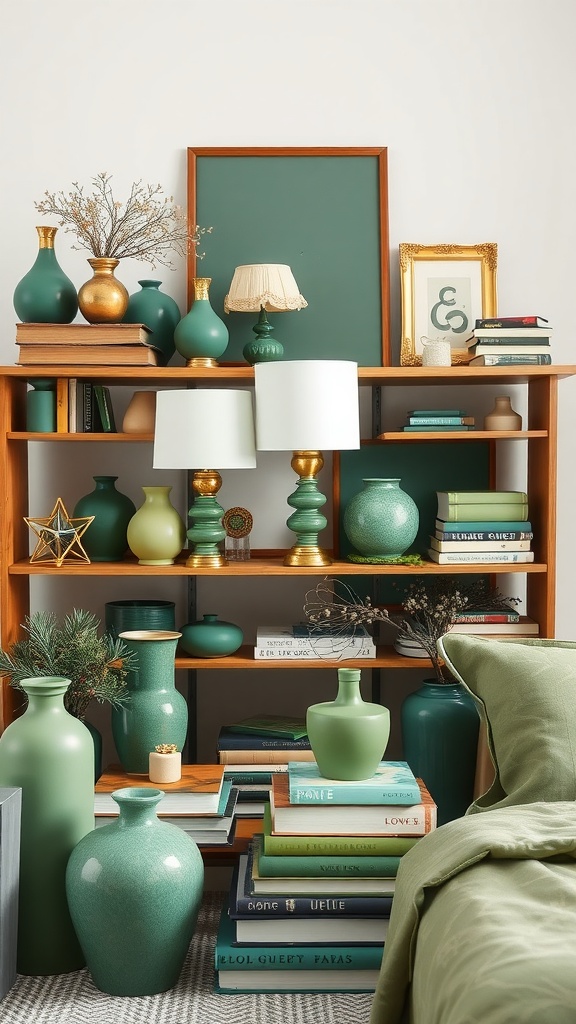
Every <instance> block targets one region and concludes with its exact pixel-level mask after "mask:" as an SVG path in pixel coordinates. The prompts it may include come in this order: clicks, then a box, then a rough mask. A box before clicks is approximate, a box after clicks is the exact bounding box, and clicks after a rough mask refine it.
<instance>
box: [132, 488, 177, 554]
mask: <svg viewBox="0 0 576 1024" xmlns="http://www.w3.org/2000/svg"><path fill="white" fill-rule="evenodd" d="M142 490H143V491H144V504H143V505H141V506H140V508H139V509H138V510H137V512H136V514H135V515H133V516H132V519H131V520H130V522H129V523H128V532H127V536H128V545H129V547H130V550H131V551H132V553H133V554H135V555H136V558H137V559H138V561H139V563H140V565H172V564H173V563H174V559H175V558H176V556H177V555H179V554H180V552H181V551H182V548H183V547H184V544H185V542H186V527H185V526H184V523H183V521H182V519H181V518H180V516H179V515H178V512H177V511H176V509H175V508H174V506H173V505H172V503H171V501H170V491H171V490H172V488H171V487H166V486H156V487H143V488H142Z"/></svg>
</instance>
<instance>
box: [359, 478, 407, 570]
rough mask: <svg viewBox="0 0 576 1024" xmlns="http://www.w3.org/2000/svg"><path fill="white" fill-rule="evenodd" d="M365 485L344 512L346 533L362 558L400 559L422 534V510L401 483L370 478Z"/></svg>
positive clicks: (365, 481)
mask: <svg viewBox="0 0 576 1024" xmlns="http://www.w3.org/2000/svg"><path fill="white" fill-rule="evenodd" d="M363 483H364V488H363V490H361V491H360V492H359V493H358V494H355V495H354V497H353V498H351V500H350V501H349V502H348V504H347V506H346V508H345V510H344V518H343V526H344V532H345V534H346V536H347V538H348V540H349V541H350V543H351V544H352V546H353V547H354V548H355V549H356V551H358V552H359V554H361V555H365V556H366V557H370V556H371V555H372V556H377V557H382V556H386V557H390V558H395V557H399V556H400V555H402V554H403V553H404V552H405V551H406V550H407V549H408V548H409V547H410V545H411V544H412V543H413V541H414V540H415V538H416V534H417V533H418V525H419V521H420V516H419V512H418V506H417V505H416V502H415V501H413V499H412V498H411V497H410V495H409V494H406V491H403V490H402V488H401V487H400V480H399V479H392V478H390V479H385V478H366V479H365V480H364V481H363Z"/></svg>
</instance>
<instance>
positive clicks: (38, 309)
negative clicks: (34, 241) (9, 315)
mask: <svg viewBox="0 0 576 1024" xmlns="http://www.w3.org/2000/svg"><path fill="white" fill-rule="evenodd" d="M57 230H58V228H49V227H37V228H36V231H37V232H38V244H39V248H38V255H37V256H36V260H35V262H34V264H33V266H32V267H31V268H30V270H29V271H28V273H27V274H25V275H24V277H23V278H22V280H21V281H19V282H18V284H17V285H16V288H15V290H14V299H13V302H14V309H15V310H16V315H17V316H18V317H19V319H20V320H22V322H23V323H36V324H69V323H71V322H72V320H73V319H74V317H75V316H76V313H77V312H78V295H77V293H76V289H75V287H74V285H73V284H72V281H71V280H70V278H69V277H68V276H67V275H66V274H65V273H64V271H63V270H62V267H61V266H60V264H59V263H58V260H57V259H56V254H55V252H54V236H55V235H56V232H57Z"/></svg>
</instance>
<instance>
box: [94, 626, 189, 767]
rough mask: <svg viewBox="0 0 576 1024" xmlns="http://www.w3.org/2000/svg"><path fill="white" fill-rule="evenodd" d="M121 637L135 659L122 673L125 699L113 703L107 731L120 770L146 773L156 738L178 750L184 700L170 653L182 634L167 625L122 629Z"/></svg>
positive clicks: (185, 726)
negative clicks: (110, 723)
mask: <svg viewBox="0 0 576 1024" xmlns="http://www.w3.org/2000/svg"><path fill="white" fill-rule="evenodd" d="M119 635H120V639H121V640H123V641H124V643H125V645H126V647H127V648H128V650H129V651H130V652H132V653H133V654H134V655H135V656H136V658H135V660H136V668H135V669H134V670H132V671H130V672H129V673H128V675H127V676H126V687H127V689H128V691H129V694H130V699H129V700H128V702H127V703H126V704H125V705H124V706H122V707H115V708H112V735H113V737H114V743H115V745H116V750H117V753H118V757H119V758H120V762H121V764H122V767H123V768H124V771H126V772H135V773H137V774H140V773H145V774H148V755H149V753H150V751H152V750H154V748H155V747H156V746H157V745H158V744H160V743H175V744H176V746H177V748H178V750H182V748H183V747H184V744H185V742H186V732H187V730H188V704H187V703H186V700H185V698H184V697H183V696H182V694H181V693H179V691H178V690H177V689H176V685H175V678H174V657H175V654H176V646H177V644H178V640H179V639H180V636H181V634H180V633H177V632H173V631H172V630H163V629H149V630H147V629H142V630H126V631H125V632H123V633H120V634H119Z"/></svg>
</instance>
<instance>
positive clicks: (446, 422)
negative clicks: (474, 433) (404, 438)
mask: <svg viewBox="0 0 576 1024" xmlns="http://www.w3.org/2000/svg"><path fill="white" fill-rule="evenodd" d="M474 426H475V420H474V417H473V416H467V415H466V413H465V411H464V410H463V409H411V410H410V411H409V412H408V422H407V423H406V425H405V426H404V427H403V428H402V429H403V430H404V431H406V432H414V433H416V432H419V431H423V432H434V431H442V432H444V431H445V430H455V431H462V430H474Z"/></svg>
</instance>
